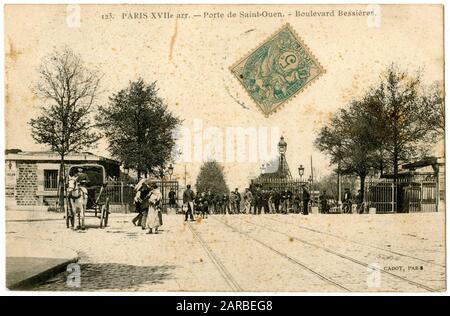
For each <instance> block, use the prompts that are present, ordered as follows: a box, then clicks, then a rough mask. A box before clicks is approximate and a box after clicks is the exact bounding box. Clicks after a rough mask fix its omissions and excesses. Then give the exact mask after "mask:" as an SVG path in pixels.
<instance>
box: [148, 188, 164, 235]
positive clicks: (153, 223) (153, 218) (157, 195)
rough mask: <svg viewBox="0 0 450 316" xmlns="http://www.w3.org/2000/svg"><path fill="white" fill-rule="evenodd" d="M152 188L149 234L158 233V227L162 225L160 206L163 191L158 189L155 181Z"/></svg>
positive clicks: (150, 194)
mask: <svg viewBox="0 0 450 316" xmlns="http://www.w3.org/2000/svg"><path fill="white" fill-rule="evenodd" d="M151 187H152V190H151V191H150V193H149V198H148V201H149V208H148V214H147V222H146V228H148V230H149V231H148V232H147V234H152V233H155V234H157V233H158V227H159V226H161V225H162V223H161V219H160V216H159V208H160V203H161V198H162V196H161V192H160V191H159V190H158V186H157V185H156V184H155V183H153V184H152V186H151Z"/></svg>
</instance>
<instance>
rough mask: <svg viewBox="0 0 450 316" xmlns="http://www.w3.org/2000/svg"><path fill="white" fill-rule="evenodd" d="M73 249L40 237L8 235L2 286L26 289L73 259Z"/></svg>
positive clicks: (76, 257)
mask: <svg viewBox="0 0 450 316" xmlns="http://www.w3.org/2000/svg"><path fill="white" fill-rule="evenodd" d="M77 260H78V254H77V253H76V251H74V250H72V249H69V248H65V247H60V246H55V245H54V243H52V242H50V241H44V240H42V241H41V240H36V239H29V238H23V237H8V238H7V248H6V287H7V288H8V289H10V290H16V289H26V288H28V287H30V286H32V285H35V284H36V283H39V282H42V281H44V280H46V279H47V278H49V277H51V276H53V275H55V274H56V273H59V272H62V271H64V270H66V267H67V265H68V264H69V263H72V262H76V261H77Z"/></svg>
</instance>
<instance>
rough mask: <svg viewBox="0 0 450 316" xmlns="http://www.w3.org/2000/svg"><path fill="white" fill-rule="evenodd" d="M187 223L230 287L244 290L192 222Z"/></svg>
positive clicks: (236, 290)
mask: <svg viewBox="0 0 450 316" xmlns="http://www.w3.org/2000/svg"><path fill="white" fill-rule="evenodd" d="M187 225H188V227H189V229H190V231H191V232H192V234H193V235H194V237H195V239H197V241H198V242H199V243H200V245H201V246H202V248H203V249H204V250H205V252H206V254H207V255H208V257H209V258H210V259H211V261H212V263H213V264H214V266H215V267H216V268H217V270H218V271H219V273H220V274H221V276H222V277H223V279H224V280H225V282H226V283H227V284H228V286H229V287H230V289H231V290H232V291H233V292H242V291H243V289H242V287H241V286H240V285H239V283H238V282H237V281H236V280H235V279H234V277H233V275H232V274H231V273H230V272H229V271H228V269H227V268H226V267H225V266H224V265H223V263H222V261H220V259H219V258H218V257H217V256H216V255H215V254H214V252H213V251H212V249H211V248H210V247H209V246H208V244H207V243H206V242H205V240H204V239H203V237H202V236H201V234H200V233H199V232H198V231H197V230H196V229H195V228H194V227H193V225H192V223H190V222H187Z"/></svg>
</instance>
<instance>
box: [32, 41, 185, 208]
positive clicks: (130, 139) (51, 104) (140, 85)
mask: <svg viewBox="0 0 450 316" xmlns="http://www.w3.org/2000/svg"><path fill="white" fill-rule="evenodd" d="M38 72H39V75H40V77H39V81H38V82H37V83H36V85H35V86H34V91H35V93H36V95H37V96H38V98H39V100H40V101H41V105H40V110H41V114H40V115H39V116H38V117H36V118H33V119H31V120H30V122H29V124H30V125H31V129H32V137H33V139H34V140H35V141H36V142H37V143H39V144H44V145H46V146H48V147H49V148H50V150H52V151H54V152H57V153H58V154H59V155H60V156H61V166H60V174H61V175H62V177H59V185H58V196H59V206H60V208H61V209H62V210H63V209H64V186H65V185H64V181H65V176H66V175H65V167H64V159H65V157H66V156H67V155H68V154H69V153H71V152H80V151H83V150H86V149H89V148H92V147H93V146H95V145H96V144H97V142H98V140H99V139H100V138H101V137H103V136H106V138H107V140H108V150H109V152H110V153H111V155H112V156H113V157H114V158H116V159H117V160H119V161H121V162H123V164H124V165H126V166H127V167H129V168H133V169H135V170H137V172H138V177H140V175H141V173H151V172H157V171H158V170H159V169H163V168H164V165H165V164H166V162H167V161H169V159H170V156H171V151H172V148H173V146H174V143H175V140H174V139H173V136H172V135H173V133H172V132H173V130H174V129H175V128H176V127H177V126H179V124H181V120H180V119H179V118H178V117H177V116H175V115H174V114H173V113H171V112H170V111H169V110H168V109H167V104H165V103H164V101H163V100H162V99H161V98H160V97H159V96H158V88H157V86H156V82H151V83H150V84H147V83H145V82H144V80H143V79H138V80H137V81H135V82H130V84H129V86H128V87H126V88H124V89H122V90H120V91H118V92H116V93H113V94H112V95H111V96H110V97H109V102H108V104H107V105H103V106H98V102H99V95H100V91H101V88H100V84H101V82H102V79H103V76H102V74H101V73H99V71H97V70H95V69H89V68H88V67H87V66H86V65H85V63H84V62H83V61H82V59H81V57H80V56H79V55H77V54H75V53H74V52H73V51H72V50H71V49H68V48H66V49H63V50H61V51H56V52H54V53H53V54H51V55H49V56H48V57H46V58H44V60H43V61H42V63H41V66H40V67H39V68H38Z"/></svg>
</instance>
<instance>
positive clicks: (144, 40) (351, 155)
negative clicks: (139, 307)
mask: <svg viewBox="0 0 450 316" xmlns="http://www.w3.org/2000/svg"><path fill="white" fill-rule="evenodd" d="M4 25H5V27H4V46H5V52H4V53H5V56H4V58H5V69H4V78H5V86H4V91H5V100H4V101H5V102H4V110H5V118H4V128H5V134H6V138H5V148H4V159H3V160H4V179H5V186H4V191H3V193H2V194H3V195H4V199H5V212H4V213H5V221H6V225H5V230H6V231H5V240H6V256H5V262H6V275H5V280H6V284H4V288H6V289H8V290H10V291H67V292H80V291H81V292H88V291H89V292H90V291H101V292H117V291H120V292H135V291H142V292H227V293H228V292H271V293H274V292H290V293H293V292H296V293H297V292H300V293H305V292H321V293H325V292H339V293H347V292H351V293H352V292H423V293H426V292H444V291H446V290H447V289H446V284H447V283H446V251H445V249H446V236H445V220H446V218H445V193H446V191H445V178H446V176H445V168H446V166H445V147H444V134H445V133H444V132H445V110H444V108H445V107H444V92H445V91H444V12H443V6H442V5H375V4H370V5H365V4H357V5H356V4H352V5H344V4H340V5H337V4H336V5H306V4H302V5H294V4H289V5H149V4H148V5H106V4H105V5H101V4H98V5H75V4H69V5H64V4H59V5H56V4H54V5H53V4H46V5H18V4H17V5H14V4H9V5H5V7H4ZM260 303H261V302H260ZM266 303H267V302H266ZM266 303H264V302H262V303H261V304H262V305H264V304H266ZM183 304H185V305H183V306H180V308H181V309H185V310H186V309H189V308H191V307H192V306H191V307H190V305H189V304H190V303H189V302H184V303H183ZM186 304H187V305H186ZM262 305H261V306H262ZM258 306H259V305H258ZM261 306H260V307H261ZM241 307H242V306H241ZM264 307H265V308H269V303H267V304H266V305H264Z"/></svg>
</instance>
